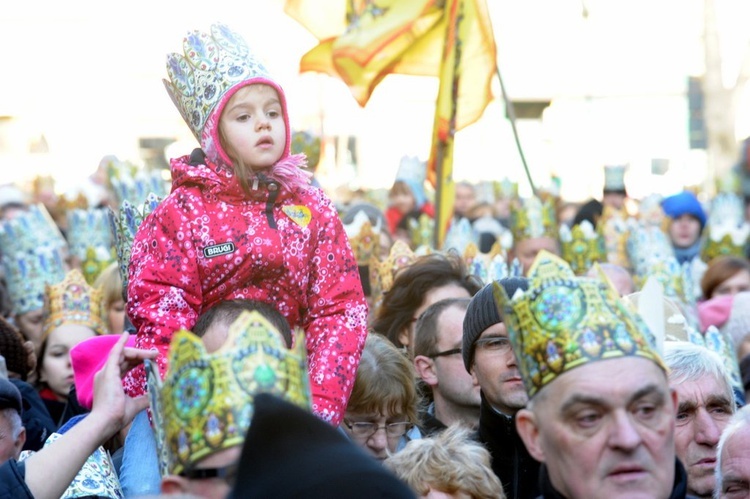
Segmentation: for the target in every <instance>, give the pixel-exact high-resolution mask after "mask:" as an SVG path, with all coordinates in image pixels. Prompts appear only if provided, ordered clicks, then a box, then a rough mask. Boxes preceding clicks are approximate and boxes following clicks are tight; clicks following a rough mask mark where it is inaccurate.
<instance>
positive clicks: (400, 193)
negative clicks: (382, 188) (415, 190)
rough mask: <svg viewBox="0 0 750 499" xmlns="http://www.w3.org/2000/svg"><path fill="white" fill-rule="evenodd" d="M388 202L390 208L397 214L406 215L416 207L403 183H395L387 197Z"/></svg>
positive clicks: (409, 191) (409, 190) (410, 193)
mask: <svg viewBox="0 0 750 499" xmlns="http://www.w3.org/2000/svg"><path fill="white" fill-rule="evenodd" d="M388 201H389V202H390V204H391V206H393V207H394V208H396V209H397V210H398V211H399V213H402V214H406V213H409V212H410V211H413V210H414V209H415V208H416V207H417V201H416V199H414V194H412V192H411V189H409V186H407V185H406V184H405V183H403V182H396V184H395V185H394V186H393V188H392V189H391V192H390V193H389V195H388Z"/></svg>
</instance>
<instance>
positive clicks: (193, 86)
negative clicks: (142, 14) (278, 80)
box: [164, 23, 270, 142]
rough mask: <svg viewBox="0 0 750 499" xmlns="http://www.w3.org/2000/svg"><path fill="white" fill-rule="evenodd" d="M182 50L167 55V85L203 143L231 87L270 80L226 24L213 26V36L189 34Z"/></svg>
mask: <svg viewBox="0 0 750 499" xmlns="http://www.w3.org/2000/svg"><path fill="white" fill-rule="evenodd" d="M182 48H183V52H184V54H175V53H173V54H169V55H168V56H167V74H168V76H169V80H164V85H165V86H166V88H167V92H168V93H169V96H170V97H171V98H172V101H173V102H174V104H175V106H177V109H178V110H179V111H180V114H181V115H182V118H183V119H184V120H185V122H186V123H187V124H188V126H189V127H190V130H191V131H192V132H193V135H195V138H196V139H198V142H201V141H202V134H203V128H204V126H205V124H206V121H207V120H208V118H209V116H210V115H211V112H212V111H213V110H214V108H216V105H217V104H218V103H219V101H220V100H221V99H222V97H223V96H224V94H225V93H226V92H227V91H228V90H229V89H230V88H231V87H233V86H234V85H235V84H237V83H240V82H242V81H244V80H247V79H249V78H253V77H262V78H270V77H269V74H268V71H267V70H266V67H265V66H264V65H263V63H262V62H261V61H260V59H258V58H257V57H256V56H255V55H254V54H253V52H252V51H251V50H250V49H249V47H248V46H247V44H246V43H245V41H244V40H243V39H242V37H241V36H240V35H238V34H237V33H235V32H234V31H232V30H231V29H230V28H229V27H227V26H225V25H224V24H220V23H217V24H213V25H212V26H211V32H210V33H203V32H200V31H197V30H195V31H191V32H189V33H188V34H187V36H185V38H184V40H183V41H182Z"/></svg>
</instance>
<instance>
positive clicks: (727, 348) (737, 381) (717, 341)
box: [689, 326, 745, 393]
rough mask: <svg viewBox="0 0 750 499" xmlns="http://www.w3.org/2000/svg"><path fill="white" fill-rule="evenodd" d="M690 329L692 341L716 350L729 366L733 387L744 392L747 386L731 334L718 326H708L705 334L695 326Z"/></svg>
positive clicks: (727, 366) (726, 365)
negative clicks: (744, 382) (744, 383)
mask: <svg viewBox="0 0 750 499" xmlns="http://www.w3.org/2000/svg"><path fill="white" fill-rule="evenodd" d="M690 331H691V334H690V336H689V339H690V342H691V343H695V344H696V345H700V346H704V347H706V348H707V349H709V350H710V351H712V352H715V353H716V354H717V355H718V356H719V357H720V358H721V360H722V362H723V363H724V366H725V367H726V368H727V372H728V373H729V381H730V382H731V385H732V388H734V390H735V391H737V392H739V393H742V392H744V390H745V388H744V385H743V383H742V375H741V374H740V365H739V363H738V362H737V354H736V353H735V349H734V346H733V344H732V339H731V338H730V337H729V335H728V334H727V333H726V332H721V331H720V330H719V329H717V327H716V326H708V329H706V332H705V333H704V334H701V333H700V332H698V330H696V329H695V328H693V327H691V328H690Z"/></svg>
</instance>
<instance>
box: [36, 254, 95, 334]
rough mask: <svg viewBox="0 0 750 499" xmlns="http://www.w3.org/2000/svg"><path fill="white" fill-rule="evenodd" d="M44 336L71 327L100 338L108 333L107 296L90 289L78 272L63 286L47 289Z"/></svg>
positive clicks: (64, 282) (74, 272)
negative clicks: (100, 335) (105, 302)
mask: <svg viewBox="0 0 750 499" xmlns="http://www.w3.org/2000/svg"><path fill="white" fill-rule="evenodd" d="M44 311H45V314H44V326H43V329H42V331H43V334H44V337H45V338H46V337H47V335H48V334H49V333H50V332H52V330H53V329H55V328H57V327H60V326H64V325H70V324H78V325H81V326H86V327H88V328H91V329H92V330H93V331H94V332H95V333H96V334H104V333H105V332H106V331H107V326H106V324H107V322H106V318H105V309H104V292H103V291H102V290H101V289H99V288H93V287H91V286H89V285H88V283H87V282H86V279H85V278H84V277H83V274H81V272H80V271H79V270H77V269H74V270H71V271H70V272H68V273H67V274H66V275H65V278H64V279H63V280H62V282H59V283H58V284H54V285H49V284H48V285H47V288H46V291H45V307H44Z"/></svg>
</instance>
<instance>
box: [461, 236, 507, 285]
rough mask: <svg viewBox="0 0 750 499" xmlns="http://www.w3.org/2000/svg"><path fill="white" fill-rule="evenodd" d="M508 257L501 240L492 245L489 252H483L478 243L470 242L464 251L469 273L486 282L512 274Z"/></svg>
mask: <svg viewBox="0 0 750 499" xmlns="http://www.w3.org/2000/svg"><path fill="white" fill-rule="evenodd" d="M506 259H507V255H506V253H505V252H504V251H503V249H502V246H501V245H500V243H499V242H496V243H495V244H493V245H492V248H490V251H489V253H482V252H481V251H479V248H478V247H477V245H476V244H474V243H469V244H467V245H466V249H465V250H464V253H463V260H464V262H465V263H466V268H467V270H468V274H469V275H473V276H476V277H478V278H479V279H480V280H481V281H482V282H483V283H484V284H488V283H490V282H492V281H498V280H500V279H504V278H506V277H509V276H510V273H509V272H510V271H509V270H508V263H507V261H506Z"/></svg>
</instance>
